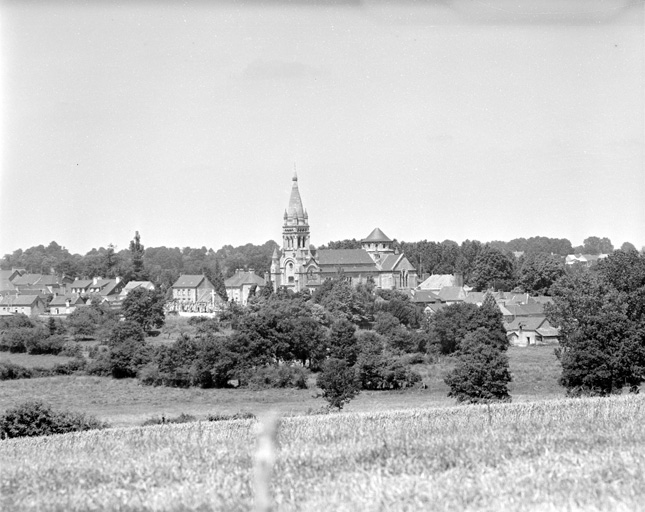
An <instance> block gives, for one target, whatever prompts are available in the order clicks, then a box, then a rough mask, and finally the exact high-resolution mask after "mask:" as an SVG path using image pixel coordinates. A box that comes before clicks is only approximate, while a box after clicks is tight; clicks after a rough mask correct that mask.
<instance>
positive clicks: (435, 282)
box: [419, 274, 457, 290]
mask: <svg viewBox="0 0 645 512" xmlns="http://www.w3.org/2000/svg"><path fill="white" fill-rule="evenodd" d="M456 283H457V279H456V277H455V276H454V275H452V274H433V275H431V276H430V277H429V278H428V279H426V280H425V281H423V282H422V283H421V284H420V285H419V288H421V289H425V290H440V289H441V288H443V287H445V286H455V284H456Z"/></svg>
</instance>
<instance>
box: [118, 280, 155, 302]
mask: <svg viewBox="0 0 645 512" xmlns="http://www.w3.org/2000/svg"><path fill="white" fill-rule="evenodd" d="M137 288H143V289H144V290H154V289H155V285H154V284H153V283H152V282H151V281H130V282H129V283H128V284H126V285H125V286H124V287H123V289H122V290H121V292H120V293H119V296H120V299H121V300H123V299H125V298H126V297H127V295H128V293H130V292H131V291H132V290H136V289H137Z"/></svg>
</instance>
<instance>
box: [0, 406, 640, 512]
mask: <svg viewBox="0 0 645 512" xmlns="http://www.w3.org/2000/svg"><path fill="white" fill-rule="evenodd" d="M643 424H645V397H644V396H619V397H612V398H606V399H568V400H567V399H560V400H549V401H538V402H532V403H520V404H507V405H494V406H491V407H490V409H488V408H487V407H486V406H462V407H443V408H426V409H410V410H401V411H390V412H375V413H348V412H344V413H339V414H330V415H326V416H301V417H291V418H284V419H282V420H281V422H280V426H279V429H278V447H277V462H276V464H275V475H274V479H273V495H274V499H275V503H276V509H277V510H281V511H291V510H307V511H308V510H316V511H338V510H340V511H343V510H347V511H358V510H360V511H363V510H367V511H372V510H374V511H376V510H384V511H385V510H387V511H399V510H429V509H431V510H643V509H644V508H645V486H643V481H645V429H643V427H642V426H643ZM256 430H257V423H256V422H255V421H252V420H239V421H231V422H219V423H207V422H200V423H190V424H183V425H160V426H155V427H146V428H143V427H136V428H119V429H110V430H105V431H93V432H85V433H78V434H66V435H61V436H51V437H43V438H33V439H16V440H5V441H2V442H0V460H1V461H2V464H1V465H0V496H1V497H0V509H2V510H15V511H24V510H39V511H40V510H120V511H121V510H159V511H161V510H168V511H175V510H202V511H207V510H227V511H236V510H240V511H242V510H249V509H251V507H252V503H253V483H252V482H253V478H252V466H253V454H254V451H255V442H256V436H255V432H256Z"/></svg>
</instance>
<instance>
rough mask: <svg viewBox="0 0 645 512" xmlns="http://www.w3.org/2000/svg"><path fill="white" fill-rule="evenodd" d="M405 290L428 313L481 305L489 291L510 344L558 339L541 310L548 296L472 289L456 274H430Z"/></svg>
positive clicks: (539, 342)
mask: <svg viewBox="0 0 645 512" xmlns="http://www.w3.org/2000/svg"><path fill="white" fill-rule="evenodd" d="M407 293H408V294H409V297H410V300H411V302H413V303H415V304H418V305H420V306H421V307H423V308H424V311H425V312H426V314H429V315H431V314H433V313H436V312H437V311H439V310H440V309H442V308H444V307H446V306H448V305H450V304H456V303H459V302H465V303H469V304H475V305H477V306H481V304H482V303H483V301H484V298H485V296H486V293H491V294H492V296H493V298H494V299H495V302H497V306H498V307H499V309H500V311H501V313H502V315H503V317H504V327H505V328H506V335H507V336H508V339H509V341H510V343H511V344H512V345H515V346H528V345H541V344H550V343H557V342H558V339H559V335H560V332H559V330H558V329H557V328H556V327H553V326H552V325H551V324H550V323H549V321H548V320H547V318H546V315H545V313H544V306H545V305H546V304H548V303H550V302H553V301H552V299H551V298H550V297H546V296H531V295H529V294H528V293H518V292H502V291H495V292H475V291H473V290H472V288H470V287H468V286H464V285H463V279H462V277H461V276H460V275H459V274H457V275H451V274H444V275H432V276H430V277H429V278H428V279H426V280H425V281H423V282H422V283H421V284H420V285H419V286H418V287H417V288H416V289H413V290H407Z"/></svg>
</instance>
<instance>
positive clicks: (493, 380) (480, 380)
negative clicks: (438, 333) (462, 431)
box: [444, 328, 511, 403]
mask: <svg viewBox="0 0 645 512" xmlns="http://www.w3.org/2000/svg"><path fill="white" fill-rule="evenodd" d="M444 381H445V382H446V384H448V386H450V392H449V393H448V396H452V397H454V398H456V399H457V401H458V402H470V403H478V402H490V401H491V400H502V401H508V400H510V395H509V393H508V383H509V382H510V381H511V374H510V372H509V369H508V357H507V356H506V354H505V353H504V352H502V351H501V350H499V348H498V344H497V338H496V336H495V335H494V334H493V335H491V334H490V332H489V331H487V330H486V329H483V328H480V329H478V330H477V331H475V332H473V333H470V334H467V335H466V337H465V338H464V340H463V341H462V346H461V349H460V351H459V354H458V360H457V365H456V366H455V368H454V370H453V371H452V372H451V373H450V374H448V375H447V376H446V378H445V379H444Z"/></svg>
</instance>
